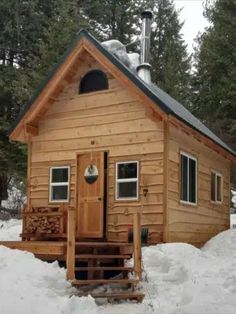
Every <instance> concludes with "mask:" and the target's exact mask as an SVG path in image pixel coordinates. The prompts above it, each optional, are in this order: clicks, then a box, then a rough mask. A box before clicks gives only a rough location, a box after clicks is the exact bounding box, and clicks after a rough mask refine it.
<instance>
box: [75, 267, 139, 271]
mask: <svg viewBox="0 0 236 314" xmlns="http://www.w3.org/2000/svg"><path fill="white" fill-rule="evenodd" d="M75 270H76V271H88V270H112V271H113V270H118V271H119V270H120V271H133V270H134V268H133V267H126V266H124V267H122V266H120V267H119V266H117V267H116V266H94V267H93V266H91V267H75Z"/></svg>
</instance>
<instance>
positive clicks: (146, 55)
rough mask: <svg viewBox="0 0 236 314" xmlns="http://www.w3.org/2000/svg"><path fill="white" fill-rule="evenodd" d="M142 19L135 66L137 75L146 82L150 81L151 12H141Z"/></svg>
mask: <svg viewBox="0 0 236 314" xmlns="http://www.w3.org/2000/svg"><path fill="white" fill-rule="evenodd" d="M141 19H142V33H141V55H140V65H139V66H138V67H137V72H138V75H139V76H140V77H141V79H143V80H144V81H145V82H146V83H148V84H150V83H151V71H150V70H151V65H150V63H149V62H150V36H151V22H152V12H151V11H150V10H146V11H144V12H142V14H141Z"/></svg>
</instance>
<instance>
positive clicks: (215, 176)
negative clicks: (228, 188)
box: [211, 171, 223, 203]
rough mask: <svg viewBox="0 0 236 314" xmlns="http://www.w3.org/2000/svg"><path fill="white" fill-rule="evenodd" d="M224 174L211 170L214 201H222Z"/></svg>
mask: <svg viewBox="0 0 236 314" xmlns="http://www.w3.org/2000/svg"><path fill="white" fill-rule="evenodd" d="M222 183H223V176H222V174H220V173H218V172H216V171H212V172H211V200H212V202H220V203H221V202H222V198H223V197H222Z"/></svg>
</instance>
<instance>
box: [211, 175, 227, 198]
mask: <svg viewBox="0 0 236 314" xmlns="http://www.w3.org/2000/svg"><path fill="white" fill-rule="evenodd" d="M212 173H214V174H215V186H214V187H215V200H212V199H211V194H210V201H211V203H213V204H222V203H223V198H224V193H223V186H224V185H223V180H224V176H223V174H222V173H220V172H219V171H216V170H214V169H211V175H212ZM217 176H218V177H220V178H221V184H220V185H221V187H220V193H221V201H218V200H217Z"/></svg>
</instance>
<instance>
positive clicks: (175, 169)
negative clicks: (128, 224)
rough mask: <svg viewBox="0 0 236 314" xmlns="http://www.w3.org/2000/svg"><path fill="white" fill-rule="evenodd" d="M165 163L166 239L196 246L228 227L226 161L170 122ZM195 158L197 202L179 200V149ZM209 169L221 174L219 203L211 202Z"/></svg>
mask: <svg viewBox="0 0 236 314" xmlns="http://www.w3.org/2000/svg"><path fill="white" fill-rule="evenodd" d="M169 137H170V142H169V165H168V169H169V170H168V171H169V173H168V178H169V180H168V211H169V212H168V222H169V225H168V230H169V234H168V241H169V242H188V243H192V244H194V245H197V246H200V245H202V244H203V243H205V242H206V241H207V240H209V239H210V238H211V237H212V236H214V235H215V234H217V233H218V232H220V231H222V230H225V229H227V228H228V227H229V207H230V199H229V189H230V162H229V161H228V160H226V159H224V158H223V157H221V156H220V155H219V154H217V153H216V152H214V151H212V150H211V149H209V148H207V146H205V145H204V144H202V143H200V142H199V141H197V140H196V139H195V138H194V137H193V136H191V135H189V134H186V133H184V132H183V131H182V130H181V129H179V128H178V129H177V128H176V127H174V126H172V125H170V130H169ZM181 150H183V151H185V152H187V153H190V154H192V155H193V156H195V157H196V158H197V161H198V176H197V177H198V187H197V191H198V197H197V205H196V206H194V205H185V204H182V203H180V164H179V162H180V151H181ZM211 170H216V171H218V172H220V173H222V175H223V203H222V204H214V203H212V202H211V194H210V193H211Z"/></svg>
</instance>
